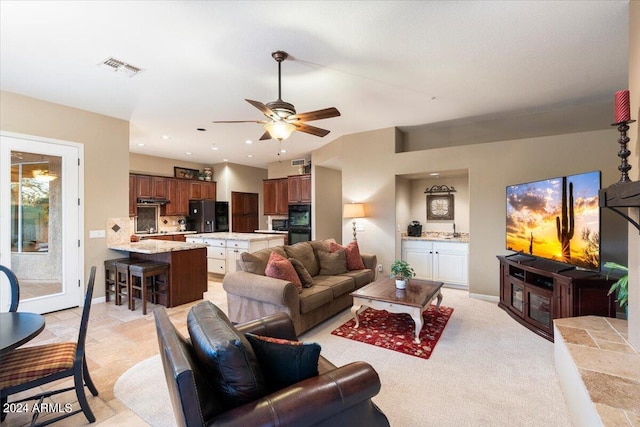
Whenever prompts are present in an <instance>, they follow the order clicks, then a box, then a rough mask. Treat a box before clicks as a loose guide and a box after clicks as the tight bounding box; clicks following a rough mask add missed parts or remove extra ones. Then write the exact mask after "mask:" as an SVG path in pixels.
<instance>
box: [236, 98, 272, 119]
mask: <svg viewBox="0 0 640 427" xmlns="http://www.w3.org/2000/svg"><path fill="white" fill-rule="evenodd" d="M245 101H247V102H248V103H249V104H251V105H253V106H254V107H256V108H257V109H258V110H260V111H262V114H264V115H265V116H267V117H269V118H270V119H271V120H275V121H279V120H280V119H281V118H280V116H278V115H277V114H276V113H274V112H273V110H271V108H269V107H267V106H266V105H264V104H263V103H262V102H260V101H254V100H251V99H245Z"/></svg>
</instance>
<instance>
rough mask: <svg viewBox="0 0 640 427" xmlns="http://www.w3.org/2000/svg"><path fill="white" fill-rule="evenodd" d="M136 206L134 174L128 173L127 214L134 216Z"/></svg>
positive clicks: (136, 211)
mask: <svg viewBox="0 0 640 427" xmlns="http://www.w3.org/2000/svg"><path fill="white" fill-rule="evenodd" d="M137 208H138V201H137V195H136V176H135V175H129V216H136V215H137V214H138V209H137Z"/></svg>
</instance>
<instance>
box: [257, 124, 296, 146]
mask: <svg viewBox="0 0 640 427" xmlns="http://www.w3.org/2000/svg"><path fill="white" fill-rule="evenodd" d="M264 128H265V130H266V131H267V132H269V135H271V138H273V139H277V140H278V141H283V140H285V139H287V138H289V136H290V135H291V132H293V131H294V130H295V129H296V127H295V126H294V125H292V124H291V123H287V122H285V121H280V122H269V123H267V124H265V125H264Z"/></svg>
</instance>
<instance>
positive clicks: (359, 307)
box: [351, 303, 366, 329]
mask: <svg viewBox="0 0 640 427" xmlns="http://www.w3.org/2000/svg"><path fill="white" fill-rule="evenodd" d="M365 308H366V307H365V306H364V305H363V304H360V305H358V304H355V303H354V304H353V306H351V315H352V316H353V318H354V319H355V320H356V324H355V326H354V329H357V328H358V326H360V320H358V314H360V312H362V311H363V310H364V309H365Z"/></svg>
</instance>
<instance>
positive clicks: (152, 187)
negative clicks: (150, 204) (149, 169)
mask: <svg viewBox="0 0 640 427" xmlns="http://www.w3.org/2000/svg"><path fill="white" fill-rule="evenodd" d="M136 196H137V197H146V198H155V199H165V198H166V197H167V178H165V177H162V176H151V175H136Z"/></svg>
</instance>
